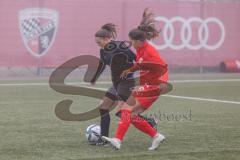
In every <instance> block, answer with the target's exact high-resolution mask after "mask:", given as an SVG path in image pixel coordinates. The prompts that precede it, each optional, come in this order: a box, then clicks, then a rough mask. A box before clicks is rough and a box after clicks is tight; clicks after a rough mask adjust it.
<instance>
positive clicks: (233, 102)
mask: <svg viewBox="0 0 240 160" xmlns="http://www.w3.org/2000/svg"><path fill="white" fill-rule="evenodd" d="M32 84H33V83H32ZM43 84H44V83H43ZM84 87H85V88H90V89H97V90H102V91H107V89H106V88H98V87H86V86H84ZM161 96H162V97H168V98H177V99H186V100H195V101H207V102H218V103H229V104H238V105H239V104H240V102H238V101H229V100H219V99H210V98H200V97H187V96H177V95H170V94H167V95H161Z"/></svg>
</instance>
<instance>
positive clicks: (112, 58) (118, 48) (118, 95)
mask: <svg viewBox="0 0 240 160" xmlns="http://www.w3.org/2000/svg"><path fill="white" fill-rule="evenodd" d="M116 37H117V32H116V26H115V24H112V23H107V24H105V25H103V26H102V27H101V29H100V30H98V31H97V32H96V34H95V41H96V43H97V44H98V46H99V47H101V49H100V61H99V64H98V68H97V72H96V73H95V75H94V77H93V78H92V80H91V83H92V84H93V85H94V84H95V82H96V81H97V79H98V77H99V76H100V74H101V73H102V72H103V71H104V69H105V67H106V65H108V66H110V69H111V77H112V83H113V86H112V87H110V88H109V89H108V91H107V92H106V94H105V96H104V97H103V99H102V101H101V103H100V104H99V106H98V107H99V112H100V115H101V121H100V126H101V136H106V137H108V133H109V126H110V115H109V109H110V108H112V107H114V106H115V105H116V102H117V101H120V102H121V101H123V102H126V101H127V99H128V98H129V96H130V95H131V89H132V88H133V87H134V86H135V81H134V79H133V74H129V75H128V77H127V78H126V79H122V78H120V75H121V73H122V72H123V71H124V70H126V69H129V68H131V67H132V66H133V62H134V61H135V59H136V56H135V54H134V53H133V52H132V51H131V50H130V44H129V43H128V42H126V41H115V40H114V39H116ZM119 114H121V113H119V112H118V113H117V114H116V115H118V116H119ZM139 116H140V115H139ZM141 117H142V116H141ZM144 118H145V117H144ZM145 119H146V120H147V121H148V122H149V123H150V124H151V125H152V126H154V125H155V126H156V120H155V119H153V118H145ZM107 143H108V142H106V141H103V140H102V139H100V140H99V142H98V143H96V144H95V145H99V146H103V145H106V144H107Z"/></svg>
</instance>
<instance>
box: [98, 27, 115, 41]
mask: <svg viewBox="0 0 240 160" xmlns="http://www.w3.org/2000/svg"><path fill="white" fill-rule="evenodd" d="M95 37H103V38H113V39H115V38H116V37H117V31H116V25H115V24H113V23H107V24H104V25H103V26H102V27H101V29H100V30H98V31H97V32H96V33H95Z"/></svg>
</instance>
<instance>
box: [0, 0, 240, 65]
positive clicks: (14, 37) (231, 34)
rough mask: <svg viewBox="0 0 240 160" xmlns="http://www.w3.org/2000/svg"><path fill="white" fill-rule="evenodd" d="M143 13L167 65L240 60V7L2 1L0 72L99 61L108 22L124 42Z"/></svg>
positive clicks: (120, 0)
mask: <svg viewBox="0 0 240 160" xmlns="http://www.w3.org/2000/svg"><path fill="white" fill-rule="evenodd" d="M146 7H149V8H151V10H152V11H153V12H154V13H155V16H156V21H157V23H158V25H159V28H161V34H160V36H159V37H158V38H157V39H156V40H154V41H153V42H152V44H153V45H155V47H156V48H157V49H158V50H159V51H160V54H161V56H162V57H163V58H164V59H166V61H167V62H168V64H169V65H178V66H216V65H219V63H220V62H221V61H224V60H234V59H240V45H239V42H240V32H239V28H240V18H239V17H240V2H217V1H215V2H211V1H175V0H171V1H169V0H151V1H149V0H141V1H140V0H116V1H112V0H101V1H98V0H70V1H69V0H61V1H59V0H39V1H35V0H21V1H15V0H1V1H0V46H1V48H0V57H1V58H0V66H1V67H28V66H30V67H31V66H36V67H39V66H40V67H56V66H58V65H60V64H61V63H63V62H65V61H66V60H68V59H70V58H73V57H75V56H79V55H86V54H91V55H96V56H98V55H99V48H98V47H97V45H96V44H95V41H94V34H95V32H96V31H97V30H98V29H99V28H100V27H101V26H102V25H103V24H105V23H108V22H112V23H115V24H116V25H117V26H118V39H119V40H128V36H127V35H128V32H129V30H131V29H132V28H135V27H137V25H138V24H139V22H140V21H141V18H142V12H143V10H144V8H146Z"/></svg>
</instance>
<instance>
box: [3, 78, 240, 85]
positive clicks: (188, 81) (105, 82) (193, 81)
mask: <svg viewBox="0 0 240 160" xmlns="http://www.w3.org/2000/svg"><path fill="white" fill-rule="evenodd" d="M169 82H170V83H201V82H207V83H208V82H240V79H208V80H205V79H199V80H173V81H169ZM67 84H79V85H87V84H88V85H89V84H90V83H86V82H68V83H67ZM96 84H112V82H111V81H102V82H97V83H96ZM44 85H49V83H46V82H29V83H27V82H25V83H0V86H44Z"/></svg>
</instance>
